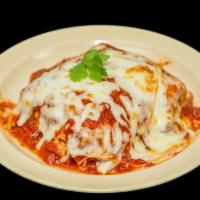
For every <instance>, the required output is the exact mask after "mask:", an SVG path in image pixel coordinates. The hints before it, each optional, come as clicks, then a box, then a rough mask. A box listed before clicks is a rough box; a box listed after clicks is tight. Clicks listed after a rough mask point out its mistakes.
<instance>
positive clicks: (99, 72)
mask: <svg viewBox="0 0 200 200" xmlns="http://www.w3.org/2000/svg"><path fill="white" fill-rule="evenodd" d="M88 71H89V78H90V79H91V80H94V81H97V82H100V81H101V80H102V79H103V77H104V76H106V75H107V72H106V69H105V68H103V67H100V66H93V67H91V68H88Z"/></svg>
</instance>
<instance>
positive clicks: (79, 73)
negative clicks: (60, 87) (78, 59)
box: [69, 64, 88, 82]
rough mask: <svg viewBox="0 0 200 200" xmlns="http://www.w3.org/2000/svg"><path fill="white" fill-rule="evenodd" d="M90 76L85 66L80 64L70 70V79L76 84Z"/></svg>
mask: <svg viewBox="0 0 200 200" xmlns="http://www.w3.org/2000/svg"><path fill="white" fill-rule="evenodd" d="M87 75H88V72H87V70H86V68H85V67H84V65H82V64H79V65H76V66H75V67H73V68H72V69H70V70H69V77H70V79H71V80H72V81H74V82H79V81H81V80H83V79H85V78H86V77H87Z"/></svg>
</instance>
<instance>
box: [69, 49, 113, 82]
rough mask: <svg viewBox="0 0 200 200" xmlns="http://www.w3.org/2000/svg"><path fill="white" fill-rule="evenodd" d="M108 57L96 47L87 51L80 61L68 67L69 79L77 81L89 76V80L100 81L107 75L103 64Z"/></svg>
mask: <svg viewBox="0 0 200 200" xmlns="http://www.w3.org/2000/svg"><path fill="white" fill-rule="evenodd" d="M108 58H109V56H108V55H106V54H105V53H101V52H99V51H98V50H96V49H92V50H90V51H88V52H87V53H86V54H85V55H84V56H83V59H82V62H81V63H80V64H78V65H76V66H74V67H73V68H72V69H70V71H69V76H70V79H71V80H72V81H75V82H78V81H81V80H83V79H85V78H87V77H89V78H90V79H91V80H94V81H97V82H100V81H101V80H102V79H103V77H105V76H107V72H106V69H105V68H104V67H103V64H104V62H105V61H106V60H108Z"/></svg>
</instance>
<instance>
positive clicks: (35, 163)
mask: <svg viewBox="0 0 200 200" xmlns="http://www.w3.org/2000/svg"><path fill="white" fill-rule="evenodd" d="M101 41H105V42H108V43H110V44H112V45H114V46H117V47H119V48H122V49H126V50H129V51H132V52H136V53H140V54H143V55H145V56H147V57H150V58H153V59H156V60H158V59H162V58H168V59H170V60H172V64H171V65H170V66H168V68H167V70H168V71H170V72H172V74H174V75H176V76H177V77H179V78H180V79H181V80H182V81H183V82H184V83H186V85H187V87H188V88H189V89H190V90H191V91H192V92H193V94H194V97H195V99H196V100H198V101H199V102H200V92H199V85H200V77H198V75H199V74H200V67H199V64H200V54H199V52H197V51H196V50H194V49H192V48H191V47H189V46H187V45H185V44H183V43H181V42H179V41H177V40H174V39H172V38H169V37H166V36H163V35H160V34H158V33H153V32H150V31H146V30H141V29H136V28H128V27H120V26H82V27H74V28H66V29H61V30H57V31H53V32H49V33H45V34H42V35H39V36H36V37H33V38H31V39H28V40H26V41H24V42H22V43H19V44H18V45H15V46H14V47H12V48H10V49H8V50H7V51H5V52H4V53H2V54H1V55H0V91H1V95H2V96H3V97H6V98H9V99H11V100H13V101H17V99H18V97H19V91H20V89H22V88H23V87H24V86H25V85H26V84H27V82H28V78H29V75H30V74H31V72H33V71H35V70H37V69H39V68H43V67H48V66H51V65H53V64H54V63H56V62H57V61H59V60H60V59H62V58H63V57H65V56H70V55H76V54H79V53H81V52H84V51H85V50H87V49H88V48H89V47H91V46H92V45H94V44H97V43H99V42H101ZM199 155H200V138H197V139H196V140H195V142H194V143H192V144H191V145H190V146H189V147H188V148H187V149H185V150H184V151H183V152H182V153H180V154H179V155H177V156H175V157H174V158H172V159H170V160H168V161H166V162H164V163H162V164H159V165H157V166H154V167H151V168H148V169H145V170H140V171H137V172H130V173H126V174H119V175H108V176H97V175H85V174H78V173H73V172H69V171H67V170H61V169H56V168H52V167H49V166H48V165H46V164H43V163H42V162H41V161H40V160H39V159H38V158H36V157H35V156H34V155H33V154H31V153H30V152H28V151H27V150H24V149H23V148H21V147H20V145H19V144H18V143H17V142H16V141H15V140H13V138H10V137H9V136H8V135H7V134H3V133H0V163H1V164H2V165H3V166H5V167H7V168H8V169H10V170H11V171H13V172H15V173H17V174H19V175H21V176H23V177H25V178H28V179H30V180H33V181H35V182H38V183H41V184H44V185H48V186H52V187H56V188H61V189H66V190H73V191H82V192H119V191H130V190H137V189H142V188H146V187H150V186H154V185H158V184H161V183H164V182H167V181H169V180H172V179H174V178H177V177H179V176H181V175H183V174H185V173H187V172H189V171H191V170H192V169H194V168H195V167H197V166H199V165H200V156H199ZM2 181H3V180H2Z"/></svg>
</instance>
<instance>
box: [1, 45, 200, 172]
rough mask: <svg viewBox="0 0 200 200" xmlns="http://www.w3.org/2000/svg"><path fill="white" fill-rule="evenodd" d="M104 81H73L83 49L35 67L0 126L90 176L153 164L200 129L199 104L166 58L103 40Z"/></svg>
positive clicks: (47, 158) (4, 106) (51, 160)
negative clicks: (161, 59) (171, 70)
mask: <svg viewBox="0 0 200 200" xmlns="http://www.w3.org/2000/svg"><path fill="white" fill-rule="evenodd" d="M93 49H96V50H97V51H98V52H104V53H106V54H107V55H108V56H109V59H108V60H107V61H106V62H105V63H104V64H103V67H104V68H105V69H106V72H107V76H105V77H104V78H103V79H102V80H101V81H98V82H96V81H94V80H92V79H90V78H88V77H87V78H85V79H84V80H82V81H79V82H78V81H76V82H74V81H72V80H71V79H70V78H69V72H70V69H72V68H73V67H74V66H75V65H77V64H79V63H80V62H81V60H82V59H83V56H84V54H82V55H79V56H76V57H71V58H67V59H63V60H62V61H60V62H59V63H57V64H56V65H54V66H53V67H51V68H48V69H47V68H45V69H41V70H39V71H36V72H34V73H33V74H32V75H31V77H30V82H29V83H28V85H27V86H26V87H25V88H23V89H22V90H21V93H20V98H19V101H18V102H17V103H16V104H15V103H13V102H11V101H9V100H3V99H2V100H1V101H0V126H1V128H2V129H4V130H5V131H6V133H9V134H11V135H12V136H13V137H14V138H16V139H17V140H18V141H19V142H20V143H21V144H22V145H23V146H24V147H25V148H28V149H29V150H30V151H32V152H34V153H35V154H37V155H38V156H39V157H40V158H41V159H42V160H43V161H44V162H45V163H47V164H49V165H51V166H56V167H61V168H64V169H69V170H73V171H76V172H82V173H88V174H118V173H125V172H129V171H133V170H136V169H142V168H146V167H151V166H153V165H156V164H158V163H160V162H163V161H164V160H167V159H169V158H171V157H173V156H174V155H176V154H178V153H179V152H181V151H182V150H183V149H184V148H185V147H187V146H188V145H189V144H190V143H191V142H192V141H193V140H194V138H195V137H196V136H197V135H198V131H199V129H200V108H197V107H195V106H194V105H193V97H192V94H191V92H189V91H188V90H187V89H186V86H185V85H184V84H183V83H182V82H181V81H180V80H179V79H178V78H176V77H174V76H172V75H171V74H169V73H168V72H166V71H165V70H164V69H163V65H165V64H166V63H158V62H154V61H152V60H150V59H147V58H145V57H143V56H141V55H136V54H133V53H130V52H127V51H125V50H121V49H118V48H115V47H113V46H111V45H108V44H99V45H97V46H95V47H93Z"/></svg>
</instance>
